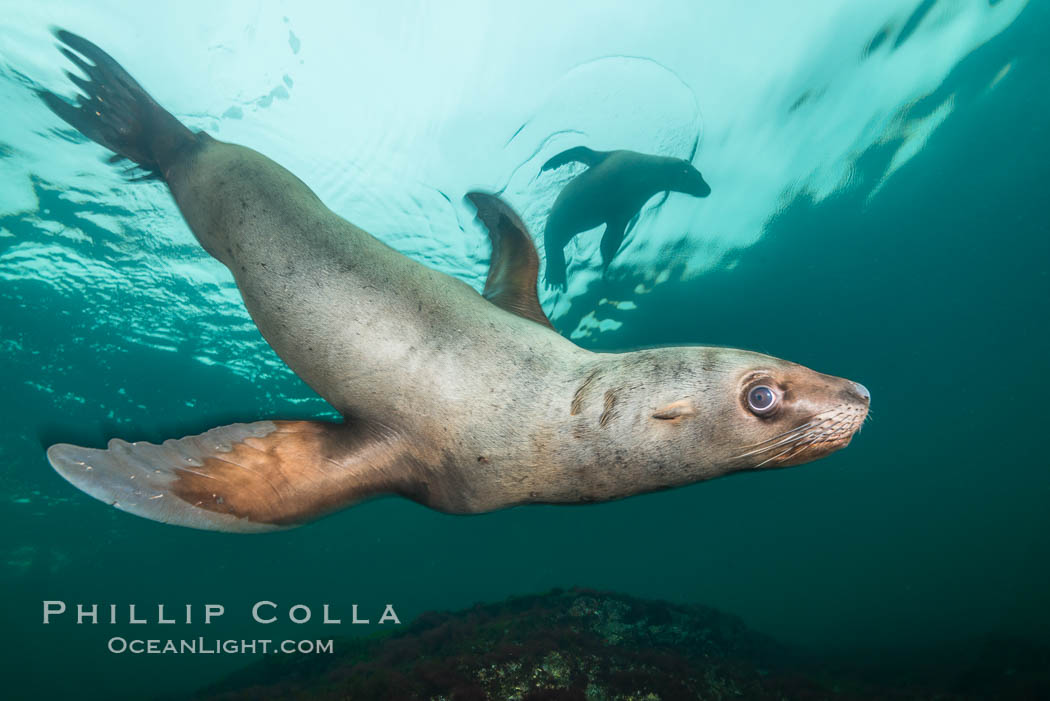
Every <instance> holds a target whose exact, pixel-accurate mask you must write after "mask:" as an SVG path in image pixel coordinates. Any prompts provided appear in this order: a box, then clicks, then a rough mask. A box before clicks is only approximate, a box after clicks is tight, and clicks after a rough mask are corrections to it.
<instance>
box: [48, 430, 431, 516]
mask: <svg viewBox="0 0 1050 701" xmlns="http://www.w3.org/2000/svg"><path fill="white" fill-rule="evenodd" d="M47 459H48V460H49V461H50V463H51V466H52V467H54V468H55V470H56V471H57V472H58V473H59V474H60V475H62V476H63V477H65V478H66V479H67V480H69V481H70V482H71V483H72V484H73V485H74V486H76V487H78V488H79V489H81V490H83V491H85V492H87V493H88V494H90V495H91V496H93V497H95V498H96V499H99V500H101V501H104V502H106V503H107V504H110V505H112V506H115V507H117V508H118V509H121V510H122V511H127V512H129V513H132V514H135V515H136V516H142V517H144V518H149V519H153V520H154V521H161V522H163V523H170V524H174V525H177V526H189V527H191V528H202V529H206V530H213V531H232V532H240V533H252V532H262V531H272V530H276V529H280V528H289V527H292V526H297V525H299V524H302V523H306V522H307V521H312V520H313V519H316V518H319V517H321V516H324V515H325V514H328V513H330V512H332V511H335V510H336V509H339V508H342V507H344V506H349V505H350V504H352V503H354V502H357V501H360V500H362V499H365V498H367V497H369V496H373V495H376V494H380V493H384V492H386V493H390V492H393V493H408V494H410V493H411V476H412V464H413V463H412V462H411V460H410V459H409V458H408V457H407V455H406V448H405V444H404V442H403V441H401V440H400V437H399V436H397V435H393V434H390V433H389V432H386V431H379V430H375V429H372V428H370V427H369V426H368V425H367V424H363V423H352V422H351V423H346V424H334V423H326V422H322V421H256V422H255V423H250V424H230V425H229V426H221V427H219V428H213V429H211V430H210V431H207V432H205V433H202V434H200V435H197V436H187V437H185V438H180V439H178V440H167V441H164V443H163V444H161V445H155V444H153V443H145V442H141V443H127V442H125V441H122V440H112V441H110V442H109V446H108V447H107V448H105V449H95V448H81V447H79V446H75V445H66V444H59V445H53V446H51V447H50V448H49V449H48V451H47Z"/></svg>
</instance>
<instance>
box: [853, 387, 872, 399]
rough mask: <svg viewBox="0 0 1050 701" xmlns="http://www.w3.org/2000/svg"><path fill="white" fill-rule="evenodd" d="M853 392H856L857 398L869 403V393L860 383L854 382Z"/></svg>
mask: <svg viewBox="0 0 1050 701" xmlns="http://www.w3.org/2000/svg"><path fill="white" fill-rule="evenodd" d="M853 391H854V392H856V393H857V396H859V397H860V398H861V399H863V400H864V401H866V402H870V401H871V393H870V392H868V388H867V387H865V386H864V385H862V384H861V383H859V382H854V383H853Z"/></svg>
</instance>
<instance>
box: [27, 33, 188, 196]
mask: <svg viewBox="0 0 1050 701" xmlns="http://www.w3.org/2000/svg"><path fill="white" fill-rule="evenodd" d="M55 36H56V37H57V38H58V40H59V41H61V42H62V43H63V44H65V45H66V46H67V47H69V48H65V47H59V50H60V51H61V52H62V53H63V54H64V55H65V56H66V58H68V59H69V60H70V61H72V62H73V63H74V64H76V66H77V68H79V69H80V70H81V71H83V72H84V74H85V75H86V76H87V77H88V80H84V79H83V78H81V77H79V76H77V75H74V74H73V73H70V72H69V71H66V75H67V76H69V79H70V80H72V81H73V82H74V83H75V84H76V85H77V87H79V88H80V89H81V90H83V91H84V94H83V95H77V99H76V103H75V104H70V103H69V102H66V101H65V100H63V99H62V98H60V97H58V96H57V95H55V94H54V93H52V92H50V91H48V90H40V91H38V94H39V95H40V98H41V99H42V100H43V101H44V102H45V103H47V106H48V107H50V108H51V111H52V112H54V113H55V114H57V115H58V116H59V117H61V118H62V119H63V120H65V121H66V122H68V123H69V124H70V126H72V127H74V128H75V129H76V130H77V131H79V132H80V133H81V134H83V135H84V136H86V137H88V138H89V139H91V140H92V141H94V142H96V143H99V144H101V145H102V146H105V147H106V148H108V149H109V150H111V151H113V152H115V153H116V154H117V156H116V157H114V158H113V159H111V160H113V161H116V160H119V159H121V158H127V159H129V160H131V161H134V162H135V163H137V164H138V165H139V166H140V167H141V168H142V169H143V170H145V171H146V172H147V175H146V177H157V178H163V177H164V174H165V170H166V169H167V167H168V166H170V165H171V163H172V162H173V161H174V160H175V159H176V158H177V157H178V156H179V155H180V154H181V153H184V152H186V151H187V150H190V149H192V148H194V147H195V146H196V145H197V144H198V143H199V137H198V136H197V135H196V134H194V133H193V132H191V131H190V130H189V129H187V128H186V127H185V126H184V125H183V124H182V123H181V122H179V120H178V119H176V118H175V117H174V116H173V115H172V114H171V113H170V112H168V111H167V110H165V109H164V108H163V107H161V106H160V105H158V104H157V103H156V102H155V101H154V100H153V98H152V97H150V96H149V94H148V93H147V92H146V91H145V90H143V89H142V86H141V85H139V84H138V83H137V82H135V79H134V78H132V77H131V76H130V75H128V73H127V71H125V70H124V69H123V68H121V66H120V64H119V63H117V62H116V61H114V60H113V58H112V57H111V56H110V55H109V54H107V53H106V52H105V51H103V50H102V49H100V48H99V47H97V46H95V45H94V44H93V43H91V42H90V41H88V40H87V39H85V38H84V37H81V36H78V35H76V34H73V33H72V32H67V31H65V30H64V29H57V30H55ZM70 49H72V51H70ZM74 51H75V52H76V53H73V52H74ZM78 54H79V55H78ZM82 57H83V58H82ZM85 58H86V59H88V61H90V63H89V62H88V61H85V60H84V59H85Z"/></svg>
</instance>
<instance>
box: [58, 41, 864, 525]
mask: <svg viewBox="0 0 1050 701" xmlns="http://www.w3.org/2000/svg"><path fill="white" fill-rule="evenodd" d="M59 37H60V39H62V40H63V41H64V42H65V43H66V44H67V45H69V46H70V47H72V48H74V49H75V50H76V51H78V52H79V53H80V54H83V55H84V56H87V57H88V58H90V59H91V60H92V61H94V63H95V65H93V66H92V65H88V64H86V63H84V62H82V61H80V60H79V58H77V57H76V56H75V55H73V54H71V53H69V52H66V54H67V56H70V57H71V58H73V60H74V61H76V62H77V64H78V66H80V67H81V69H82V70H84V71H85V72H86V73H87V74H88V76H89V77H90V78H91V79H93V82H86V81H80V82H78V84H79V85H81V87H82V88H83V89H85V90H86V91H87V93H88V96H87V97H85V98H81V100H80V106H79V107H74V106H71V105H69V104H68V103H66V102H64V101H62V100H60V99H59V98H57V97H56V96H54V95H53V94H51V93H43V94H42V97H43V98H44V99H45V100H46V101H47V103H48V104H49V106H51V108H52V109H53V110H54V111H55V112H56V113H57V114H59V116H61V117H62V118H63V119H65V120H66V121H68V122H69V123H70V124H73V125H74V126H75V127H77V128H78V129H80V130H81V131H83V132H84V133H85V134H87V135H88V136H90V137H91V138H93V139H95V140H96V141H98V142H99V143H102V144H103V145H106V146H108V147H110V148H111V149H113V150H115V151H117V152H118V153H119V154H121V155H123V156H125V157H128V158H132V159H134V160H135V161H136V162H137V163H139V164H140V165H141V166H142V167H143V168H145V169H147V170H149V171H151V172H152V173H154V174H155V175H156V176H157V177H160V178H162V179H163V180H164V181H165V182H166V183H167V185H168V186H169V188H170V190H171V192H172V194H173V196H174V197H175V200H176V202H177V203H178V206H179V209H180V211H181V212H182V214H183V216H184V217H185V219H186V221H187V223H188V224H189V225H190V227H191V229H192V230H193V232H194V234H195V235H196V237H197V239H198V240H199V241H200V243H201V245H202V246H203V247H204V248H205V249H206V250H207V251H208V252H209V253H211V254H212V255H213V256H214V257H216V258H217V259H218V260H220V261H221V262H222V263H224V264H225V265H226V266H227V267H228V268H229V269H230V271H231V273H232V274H233V276H234V278H235V279H236V282H237V286H238V288H239V289H240V291H241V294H242V296H243V298H244V302H245V306H246V307H247V309H248V311H249V313H250V314H251V316H252V319H253V320H254V321H255V323H256V324H257V325H258V327H259V329H260V331H261V332H262V334H263V336H264V337H265V338H266V340H267V342H269V343H270V345H271V346H272V347H273V348H274V349H275V350H276V351H277V353H278V354H279V355H280V356H281V358H282V359H284V361H285V362H286V363H287V364H288V365H289V366H290V367H291V368H292V370H294V371H295V372H296V373H297V374H298V375H299V376H300V377H302V378H303V379H304V380H305V381H306V382H307V383H308V384H309V385H310V386H311V387H313V388H314V389H315V390H316V391H317V392H318V393H319V394H320V395H321V396H322V397H324V398H325V399H326V400H327V401H328V402H330V403H331V405H332V406H333V407H335V408H336V409H337V410H338V411H339V412H340V413H341V414H342V415H343V417H344V419H345V422H344V423H342V424H332V423H326V422H315V421H293V422H282V421H260V422H255V423H252V424H232V425H230V426H224V427H220V428H216V429H212V430H211V431H208V432H206V433H204V434H201V435H200V436H190V437H187V438H183V439H179V440H171V441H166V442H165V443H164V444H163V445H160V446H157V445H152V444H147V443H133V444H128V443H125V442H123V441H112V442H111V443H110V445H109V448H108V449H104V450H98V449H91V448H79V447H76V446H70V445H56V446H52V447H51V448H50V449H49V451H48V457H49V459H50V461H51V463H52V465H53V466H54V467H55V468H56V469H57V470H58V471H59V472H60V473H61V474H62V475H63V476H64V477H66V478H67V479H68V480H70V481H71V482H73V483H74V484H75V485H77V486H78V487H80V488H81V489H83V490H84V491H86V492H88V493H89V494H92V495H93V496H95V497H97V498H99V499H102V500H105V501H107V502H109V503H112V504H113V505H115V506H117V507H119V508H122V509H125V510H127V511H130V512H132V513H135V514H138V515H141V516H146V517H148V518H153V519H156V520H160V521H165V522H169V523H176V524H180V525H187V526H193V527H198V528H209V529H217V530H231V531H261V530H270V529H272V528H279V527H287V526H292V525H297V524H300V523H303V522H306V521H309V520H311V519H314V518H317V517H319V516H321V515H324V514H326V513H329V512H331V511H333V510H336V509H338V508H342V507H344V506H346V505H349V504H352V503H354V502H357V501H360V500H361V499H364V498H367V497H370V496H374V495H378V494H384V493H393V494H400V495H402V496H405V497H408V498H411V499H414V500H417V501H419V502H421V503H424V504H426V505H428V506H431V507H433V508H436V509H440V510H443V511H448V512H453V513H478V512H484V511H490V510H493V509H498V508H502V507H506V506H511V505H515V504H522V503H530V502H542V503H575V502H589V501H600V500H606V499H614V498H620V497H624V496H628V495H631V494H637V493H641V492H646V491H652V490H655V489H661V488H667V487H672V486H677V485H680V484H687V483H689V482H695V481H698V480H701V479H708V478H711V477H717V476H719V475H721V474H725V473H727V472H731V471H735V470H739V469H745V468H748V467H756V466H757V467H761V466H772V465H785V464H795V463H796V462H803V461H806V460H810V459H815V458H816V457H819V456H820V455H823V454H826V453H828V452H831V451H832V450H834V449H836V448H838V447H841V446H842V445H844V444H845V443H847V442H848V440H849V437H850V435H851V434H852V432H853V431H854V430H855V429H856V427H857V426H859V423H860V422H861V421H862V420H863V416H864V415H865V414H866V410H867V399H866V396H861V395H859V394H858V390H857V387H858V386H857V385H854V384H853V383H850V382H848V381H846V380H840V379H838V378H830V377H828V376H824V375H819V374H817V373H813V372H812V371H810V370H807V369H805V368H802V367H801V366H798V365H795V364H793V363H787V362H785V361H781V360H777V359H775V358H770V357H768V356H761V355H758V354H753V353H747V352H745V351H735V350H730V349H720V348H664V349H653V350H646V351H639V352H636V353H626V354H596V353H590V352H588V351H585V350H583V349H581V348H579V347H577V346H576V345H575V344H573V343H571V342H570V341H568V340H567V339H565V338H563V337H562V336H560V335H559V334H558V333H556V332H555V331H553V330H552V329H551V328H550V326H549V323H548V322H547V320H546V317H545V316H544V315H543V312H542V309H540V307H539V303H538V301H537V299H536V293H535V282H536V271H537V267H538V259H537V257H536V254H535V251H534V250H533V249H532V246H531V240H530V239H529V237H528V234H527V232H525V230H524V227H523V225H522V224H521V222H520V220H519V219H518V218H517V216H516V215H515V214H514V213H513V211H511V210H510V209H509V208H508V207H507V206H506V205H505V204H503V203H502V202H500V201H499V200H497V199H496V198H494V197H492V196H488V195H483V194H480V193H474V194H472V195H470V198H471V200H472V201H473V202H474V204H475V205H476V206H477V208H478V215H479V217H480V218H481V220H482V222H483V223H484V224H485V226H486V227H487V228H488V230H489V233H490V237H491V238H492V242H493V261H492V267H491V270H490V274H489V279H488V281H487V282H486V288H485V293H484V296H483V295H481V294H478V293H477V292H476V291H474V290H473V289H472V288H471V287H469V286H468V285H466V284H465V283H463V282H460V281H458V280H455V279H454V278H452V277H450V276H448V275H445V274H442V273H439V272H437V271H434V270H431V269H430V268H427V267H426V266H424V265H421V264H420V263H417V262H415V261H413V260H411V259H409V258H407V257H405V256H403V255H401V254H400V253H398V252H396V251H394V250H393V249H391V248H389V247H388V246H386V245H385V244H383V243H381V242H380V241H378V240H377V239H375V238H374V237H372V236H371V235H369V234H367V233H366V232H364V231H362V230H361V229H359V228H357V227H356V226H354V225H353V224H351V223H349V222H347V221H346V220H344V219H343V218H341V217H339V216H338V215H336V214H335V213H333V212H332V211H331V210H329V209H328V208H327V207H326V206H324V204H323V203H322V202H321V201H320V200H319V199H318V198H317V197H316V196H315V195H314V194H313V193H312V192H311V191H310V189H309V188H308V187H307V186H306V185H305V184H304V183H302V182H301V181H300V180H299V179H298V178H296V177H295V176H294V175H292V174H291V173H290V172H288V171H287V170H285V169H284V168H282V167H281V166H279V165H277V164H276V163H274V162H273V161H271V160H269V159H268V158H266V157H264V156H262V155H260V154H258V153H256V152H255V151H252V150H251V149H248V148H245V147H243V146H236V145H232V144H226V143H223V142H220V141H217V140H215V139H212V138H211V137H209V136H207V135H206V134H203V133H199V134H193V133H191V132H190V131H189V130H187V129H185V127H183V126H182V125H181V124H179V123H178V122H177V120H175V119H174V117H172V116H171V115H170V114H168V113H167V112H165V111H164V110H162V109H161V108H160V107H159V106H157V105H156V104H155V103H153V102H152V100H151V99H149V97H148V96H147V95H146V94H145V92H144V91H142V89H141V88H140V87H139V86H138V85H137V84H136V83H134V81H133V80H132V79H131V78H130V76H128V75H127V74H126V73H124V72H123V70H122V69H121V68H120V67H119V66H118V65H117V64H116V63H115V62H114V61H112V59H110V58H109V57H108V56H107V55H106V54H104V53H103V52H102V51H101V50H100V49H98V47H95V46H94V45H93V44H90V42H87V41H86V40H84V39H82V38H80V37H77V36H76V35H72V34H69V33H66V32H60V33H59ZM114 105H116V107H113V106H114ZM756 372H760V373H764V374H762V375H761V376H762V377H767V376H768V377H769V378H774V376H775V378H776V379H768V380H762V381H763V382H767V383H769V384H772V383H774V382H779V383H781V385H783V388H782V392H783V394H784V397H785V399H784V404H785V406H784V412H789V411H790V412H794V411H795V410H796V407H795V406H794V405H792V406H791V407H788V406H787V401H788V400H787V396H788V395H787V391H788V390H787V389H786V388H787V387H788V386H789V385H790V384H791V383H804V384H805V386H806V392H807V393H809V394H810V395H811V396H809V399H811V400H813V401H810V402H809V403H808V404H807V403H806V402H805V401H804V402H803V404H802V408H801V409H800V410H799V411H800V412H802V413H799V415H798V416H799V420H796V418H795V417H794V415H793V414H787V415H785V416H783V417H782V419H783V421H784V422H785V423H784V426H783V427H786V428H787V429H788V430H787V432H786V433H785V432H784V431H781V430H780V428H782V427H778V426H770V427H765V426H763V425H762V423H761V422H759V423H755V422H753V421H751V419H747V418H744V420H743V421H740V420H739V417H738V416H737V414H739V413H740V411H741V407H740V404H739V397H738V396H737V395H738V393H739V391H740V388H741V387H744V389H745V390H746V389H747V388H748V387H750V386H751V385H748V384H747V383H748V382H751V383H752V384H753V383H754V381H755V380H754V379H753V376H755V377H757V375H755V373H756ZM742 383H743V384H742ZM801 387H802V385H801V384H796V385H795V389H794V390H793V391H794V392H796V393H798V392H799V390H800V388H801ZM778 391H781V390H778ZM864 394H866V393H864ZM803 399H806V397H803ZM816 399H819V401H816ZM744 415H745V417H746V416H747V415H748V414H747V412H746V411H745V412H744ZM698 416H700V417H703V423H702V424H701V423H700V422H699V420H698V419H697V417H698ZM822 416H823V417H825V418H824V419H823V420H819V421H818V419H820V417H822ZM774 428H775V429H776V430H775V431H773V432H772V433H770V434H769V436H770V437H768V439H767V438H766V437H765V431H766V429H769V430H772V429H774ZM756 429H763V431H760V432H759V433H755V431H756ZM815 432H819V435H818V433H815ZM785 435H789V437H790V438H791V440H792V441H794V442H792V443H790V444H788V443H786V442H785V440H784V439H783V436H785ZM803 438H804V439H805V440H803ZM756 439H762V440H760V441H757V442H756ZM796 439H797V440H796ZM698 442H699V445H698ZM785 445H787V446H788V449H785V450H782V448H783V447H784V446H785ZM756 446H757V448H756ZM760 460H761V462H760Z"/></svg>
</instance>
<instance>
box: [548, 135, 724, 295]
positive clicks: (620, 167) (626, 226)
mask: <svg viewBox="0 0 1050 701" xmlns="http://www.w3.org/2000/svg"><path fill="white" fill-rule="evenodd" d="M574 162H580V163H585V164H586V165H587V166H588V168H587V170H585V171H584V172H583V173H581V174H580V175H578V176H576V177H575V178H573V179H572V180H571V181H570V182H569V184H568V185H566V186H565V187H564V188H563V189H562V191H561V192H560V193H558V197H557V199H555V200H554V205H553V206H552V207H551V213H550V215H549V216H548V217H547V226H546V228H545V229H544V232H543V248H544V252H545V254H546V258H547V267H546V268H545V270H544V276H545V278H546V280H547V284H548V285H549V286H551V287H565V284H566V277H565V246H566V244H568V243H569V241H571V240H572V238H573V237H574V236H576V234H579V233H581V232H583V231H587V230H589V229H593V228H594V227H596V226H598V225H599V224H605V232H604V233H603V234H602V243H601V251H602V272H603V273H604V272H605V271H606V270H607V269H608V268H609V263H611V262H612V259H613V256H615V255H616V252H617V251H618V250H620V245H621V244H622V243H623V239H624V236H626V235H627V231H629V230H630V229H631V228H633V227H634V223H635V221H636V220H637V219H636V218H637V216H638V213H639V212H640V211H641V209H642V205H644V204H645V203H646V202H648V201H649V198H650V197H652V196H653V195H655V194H656V193H658V192H684V193H686V194H688V195H692V196H693V197H707V196H708V195H710V194H711V186H710V185H708V184H707V182H706V181H705V180H704V176H702V175H701V174H700V171H698V170H697V169H696V168H694V167H693V164H691V163H690V162H689V161H687V160H684V159H682V158H668V157H665V156H652V155H650V154H647V153H638V152H636V151H625V150H620V151H593V150H591V149H589V148H587V147H586V146H577V147H576V148H571V149H569V150H567V151H562V152H561V153H559V154H558V155H557V156H554V157H553V158H551V159H550V160H548V161H547V162H546V163H544V164H543V166H542V167H541V168H540V172H543V171H547V170H553V169H555V168H560V167H561V166H563V165H566V164H568V163H574Z"/></svg>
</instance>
